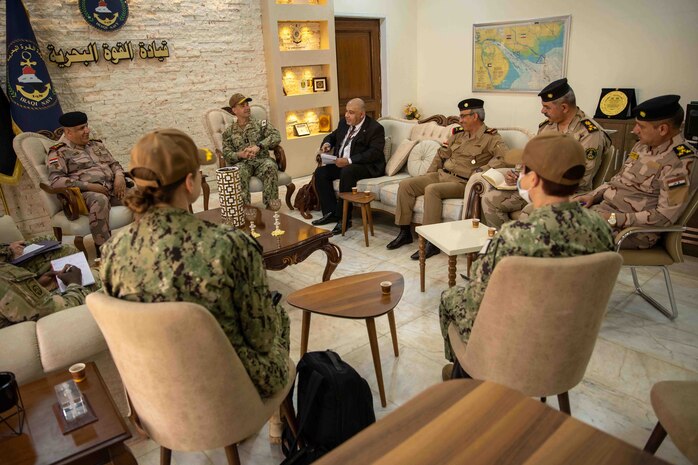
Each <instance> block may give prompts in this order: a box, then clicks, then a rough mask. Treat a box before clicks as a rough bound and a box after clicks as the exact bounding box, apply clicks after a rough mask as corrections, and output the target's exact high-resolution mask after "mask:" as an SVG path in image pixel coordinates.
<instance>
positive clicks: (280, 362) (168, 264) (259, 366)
mask: <svg viewBox="0 0 698 465" xmlns="http://www.w3.org/2000/svg"><path fill="white" fill-rule="evenodd" d="M102 251H103V253H102V257H103V258H102V267H101V269H100V271H101V274H102V280H103V282H104V290H105V292H106V293H107V294H109V295H111V296H114V297H117V298H119V299H125V300H130V301H134V302H168V301H169V302H172V301H184V302H194V303H197V304H200V305H202V306H204V307H205V308H207V309H208V310H209V311H210V312H211V313H212V314H213V316H215V317H216V319H217V320H218V322H219V323H220V325H221V327H222V329H223V331H224V332H225V334H226V335H227V336H228V339H229V340H230V343H231V344H232V346H233V348H234V349H235V351H236V352H237V355H238V357H240V360H241V361H242V364H243V365H244V366H245V368H246V370H247V372H248V373H249V375H250V378H251V379H252V381H253V382H254V384H255V386H256V387H257V390H258V391H259V393H260V395H261V396H262V397H268V396H271V395H273V394H274V393H276V392H278V391H279V390H280V389H281V388H282V387H283V386H285V385H286V382H287V381H288V352H289V341H290V339H289V320H288V315H287V314H286V311H285V310H284V309H283V307H281V306H280V305H277V306H274V305H273V303H272V297H271V293H270V292H269V287H268V285H267V275H266V272H265V270H264V263H263V261H262V254H261V250H260V247H259V245H258V244H257V243H256V242H255V241H254V239H252V238H250V236H248V235H247V234H245V233H244V232H242V231H240V230H232V229H230V228H229V227H227V226H223V225H215V224H212V223H208V222H206V221H202V220H199V219H198V218H196V217H194V216H193V215H191V214H189V212H186V211H184V210H180V209H177V208H174V207H164V208H152V209H151V210H150V211H148V212H147V213H146V214H145V215H143V216H142V217H141V218H140V219H139V220H138V221H137V222H135V223H132V224H131V225H130V226H129V227H128V228H124V229H122V230H121V231H119V232H118V233H117V234H115V235H114V237H113V238H112V239H111V240H110V241H109V242H107V243H106V244H105V245H104V247H103V249H102Z"/></svg>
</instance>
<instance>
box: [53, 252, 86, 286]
mask: <svg viewBox="0 0 698 465" xmlns="http://www.w3.org/2000/svg"><path fill="white" fill-rule="evenodd" d="M65 265H73V266H77V267H78V268H80V271H82V285H83V286H89V285H90V284H94V283H95V277H94V276H93V275H92V270H90V265H89V264H88V263H87V257H85V254H84V253H82V252H78V253H75V254H73V255H68V256H67V257H61V258H57V259H56V260H51V267H52V268H53V271H61V270H62V269H63V267H64V266H65ZM56 281H57V282H58V288H59V289H60V290H61V292H65V289H66V287H68V286H66V284H65V283H64V282H63V281H61V280H60V279H57V280H56Z"/></svg>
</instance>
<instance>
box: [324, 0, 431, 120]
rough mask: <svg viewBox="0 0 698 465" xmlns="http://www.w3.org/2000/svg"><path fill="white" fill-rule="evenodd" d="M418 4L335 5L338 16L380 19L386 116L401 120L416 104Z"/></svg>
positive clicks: (357, 1) (353, 0)
mask: <svg viewBox="0 0 698 465" xmlns="http://www.w3.org/2000/svg"><path fill="white" fill-rule="evenodd" d="M418 4H419V0H382V1H381V0H335V2H334V14H335V16H339V17H360V18H379V19H381V48H382V49H383V51H384V53H385V55H384V56H382V57H381V67H382V69H383V72H382V79H383V89H384V92H383V95H382V98H383V116H388V115H391V116H400V115H401V114H402V113H401V112H402V108H403V107H404V106H405V104H407V103H408V102H414V101H415V100H417V53H416V52H417V41H418V37H419V34H420V31H418V30H417V8H418ZM386 90H387V92H386Z"/></svg>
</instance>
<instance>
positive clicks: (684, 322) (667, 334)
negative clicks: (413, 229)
mask: <svg viewBox="0 0 698 465" xmlns="http://www.w3.org/2000/svg"><path fill="white" fill-rule="evenodd" d="M302 184H303V182H300V183H296V185H302ZM283 194H284V191H283V189H282V192H281V196H282V198H283ZM260 200H261V199H259V198H258V196H253V202H256V203H261V202H260ZM199 204H201V201H199ZM217 205H218V201H217V198H216V196H215V194H214V195H213V196H212V200H211V206H212V207H211V208H213V207H214V206H217ZM200 209H201V206H200V205H199V206H198V208H197V207H196V206H195V210H200ZM283 211H284V213H288V214H290V215H292V216H294V217H296V218H299V219H302V218H301V216H300V214H298V212H297V211H293V212H289V211H288V210H287V208H286V207H284V210H283ZM314 216H315V218H317V217H318V216H319V215H318V213H317V212H315V215H314ZM374 221H375V234H376V235H375V237H371V238H370V247H368V248H367V247H365V245H364V242H363V241H364V239H363V232H362V230H361V217H360V215H359V213H358V211H357V212H355V216H354V227H353V228H351V229H350V230H349V231H347V235H346V236H345V237H342V236H336V237H335V239H334V240H333V242H334V243H335V244H337V245H338V246H339V247H340V248H341V249H342V254H343V257H342V261H341V263H340V264H339V266H338V267H337V269H336V271H335V272H334V274H333V277H334V278H337V277H342V276H348V275H351V274H355V273H363V272H369V271H379V270H392V271H398V272H400V273H402V275H403V276H404V278H405V293H404V295H403V298H402V301H401V302H400V304H399V305H398V306H397V308H396V310H395V316H396V320H397V330H398V340H399V345H400V356H399V357H397V358H396V357H394V356H393V354H392V349H391V340H390V335H389V328H388V322H387V318H379V319H378V320H377V328H378V332H379V334H378V336H379V339H378V342H379V346H380V351H381V360H382V367H383V377H384V382H385V389H386V395H387V399H388V406H387V407H386V408H382V407H381V406H380V401H379V400H378V399H379V397H378V390H377V385H376V379H375V374H374V369H373V362H372V359H371V352H370V348H369V344H368V337H367V333H366V328H365V325H364V323H363V322H362V321H353V320H340V319H333V318H328V317H322V316H318V315H315V316H313V319H312V324H311V331H310V342H309V350H324V349H333V350H335V351H336V352H338V353H339V355H340V356H341V357H342V358H343V359H344V360H346V361H347V362H348V363H350V364H351V365H352V366H353V367H354V368H356V370H357V371H358V372H359V373H360V374H361V375H362V376H363V377H365V378H366V379H367V380H368V382H369V384H370V385H371V386H372V389H373V391H374V392H373V396H374V404H375V411H376V416H377V417H378V418H380V417H382V416H384V415H386V414H388V413H389V412H390V411H391V410H393V409H395V408H396V407H398V406H400V405H402V404H403V403H405V402H406V401H407V400H409V399H410V398H412V397H413V396H415V395H416V394H418V393H419V392H421V391H423V390H424V389H426V388H427V387H429V386H431V385H433V384H435V383H439V382H441V367H442V366H443V365H444V363H445V359H444V358H443V350H442V339H441V334H440V331H439V324H438V302H439V296H440V294H441V292H442V291H443V290H444V289H446V288H447V287H448V284H447V258H446V256H445V255H444V254H440V255H438V256H435V257H432V258H430V259H429V260H427V273H426V284H427V291H426V292H425V293H421V292H419V266H418V264H417V262H415V261H412V260H410V258H409V256H410V254H412V252H413V251H414V250H416V242H415V244H414V246H405V247H402V248H400V249H398V250H393V251H390V250H387V249H386V248H385V246H386V244H387V243H388V242H389V241H390V240H392V238H393V237H394V236H395V234H396V228H395V226H394V225H393V217H392V215H389V214H385V213H381V212H375V213H374ZM329 226H330V227H332V226H333V225H329ZM325 260H326V257H325V255H324V254H323V253H322V252H316V253H314V254H313V255H311V256H310V257H309V258H308V259H307V260H306V261H305V262H303V263H301V264H298V265H294V266H292V267H289V268H286V269H285V270H283V271H270V272H269V273H268V275H269V282H270V285H271V288H272V289H275V290H278V291H280V292H281V293H283V294H284V295H285V296H286V295H288V294H289V293H291V292H293V291H295V290H297V289H301V288H303V287H305V286H307V285H309V284H313V283H317V282H320V281H321V276H322V270H323V268H324V266H325ZM458 268H459V272H460V271H464V268H465V260H459V264H458ZM639 276H640V280H641V282H642V283H643V284H644V285H645V286H646V289H647V290H648V291H650V292H651V293H652V294H653V295H656V296H659V298H658V300H660V301H661V302H667V304H668V298H666V297H664V296H666V289H665V288H664V282H663V279H662V274H661V271H658V270H657V271H655V270H649V269H641V270H639ZM671 277H672V280H673V283H674V289H675V293H676V298H677V301H678V306H679V317H678V318H677V319H676V320H675V321H674V322H671V321H669V320H668V319H666V318H665V317H664V316H663V315H661V314H660V313H659V312H657V311H656V310H654V308H653V307H651V306H650V305H649V304H647V303H646V302H645V301H644V300H643V299H642V298H640V297H639V296H637V295H635V294H634V293H633V287H632V278H631V276H630V271H629V270H628V269H623V270H621V274H620V276H619V278H618V282H617V284H616V286H615V288H614V291H613V295H612V297H611V301H610V303H609V308H608V314H607V315H606V318H605V320H604V323H603V326H602V328H601V332H600V335H599V339H598V341H597V344H596V347H595V349H594V353H593V355H592V358H591V362H590V364H589V367H588V368H587V371H586V376H585V377H584V380H583V381H582V382H581V383H580V384H579V385H578V386H577V387H575V388H574V389H572V391H570V402H571V406H572V413H573V416H574V417H575V418H577V419H579V420H581V421H584V422H586V423H589V424H591V425H593V426H595V427H597V428H599V429H601V430H603V431H605V432H607V433H610V434H612V435H614V436H616V437H619V438H621V439H623V440H625V441H627V442H629V443H630V444H633V445H635V446H637V447H642V446H644V443H645V441H646V440H647V438H648V437H649V435H650V432H651V429H652V428H653V427H654V425H655V422H656V417H655V416H654V413H653V412H652V407H651V405H650V402H649V392H650V388H651V387H652V385H653V384H654V383H656V382H657V381H661V380H667V379H676V380H686V379H693V380H695V379H698V307H697V306H696V302H697V301H698V259H695V258H692V257H687V259H686V262H685V263H682V264H678V265H674V266H672V267H671ZM458 279H459V281H460V278H458ZM661 297H664V298H663V299H662V298H661ZM286 310H287V311H288V313H289V316H290V319H291V357H292V358H293V359H294V360H295V361H297V360H298V354H299V347H300V329H301V311H300V310H297V309H295V308H293V307H290V306H288V305H286ZM549 404H550V405H551V407H553V408H557V403H556V401H555V400H551V401H550V402H549ZM127 444H128V445H129V447H130V448H131V449H132V451H133V453H134V455H135V456H136V457H137V459H138V463H139V464H140V465H151V464H157V463H159V449H158V446H157V445H156V444H155V443H153V442H152V441H150V440H146V439H143V438H140V437H138V436H137V434H134V438H132V439H131V440H130V441H129V442H128V443H127ZM239 450H240V456H241V460H242V463H244V464H246V465H256V464H260V465H261V464H275V463H280V462H281V461H282V459H283V455H282V454H281V451H280V449H279V447H278V446H274V445H270V444H269V441H268V439H267V427H266V426H265V427H264V429H263V430H262V431H261V432H260V433H259V434H258V435H256V436H254V437H251V438H249V439H248V440H246V441H245V442H243V443H242V444H241V445H240V446H239ZM657 455H658V456H659V457H661V458H663V459H665V460H668V461H669V462H671V463H676V464H687V463H689V462H688V461H687V459H686V458H684V457H683V456H682V455H681V453H680V452H679V451H678V450H677V449H676V447H675V446H674V445H673V444H672V443H671V440H670V439H669V438H667V439H666V440H665V441H664V443H663V444H662V446H661V447H660V449H659V451H658V453H657ZM173 463H175V464H178V465H212V464H221V465H222V464H225V463H226V460H225V454H224V452H223V450H222V449H220V450H212V451H201V452H187V453H181V452H174V453H173Z"/></svg>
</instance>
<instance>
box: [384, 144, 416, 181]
mask: <svg viewBox="0 0 698 465" xmlns="http://www.w3.org/2000/svg"><path fill="white" fill-rule="evenodd" d="M415 145H417V141H416V140H409V139H405V140H403V141H402V142H401V143H400V145H398V147H397V149H395V153H394V154H393V156H392V157H390V160H389V161H388V164H387V165H385V174H386V175H388V176H394V175H396V174H397V173H398V171H400V170H401V169H402V167H403V166H405V163H407V157H408V156H409V155H410V151H411V150H412V147H414V146H415Z"/></svg>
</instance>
